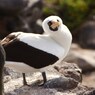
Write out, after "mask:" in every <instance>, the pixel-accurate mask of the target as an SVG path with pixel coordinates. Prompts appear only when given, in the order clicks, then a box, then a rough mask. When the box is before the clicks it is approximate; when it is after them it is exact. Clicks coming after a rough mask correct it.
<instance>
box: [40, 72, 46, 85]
mask: <svg viewBox="0 0 95 95" xmlns="http://www.w3.org/2000/svg"><path fill="white" fill-rule="evenodd" d="M42 77H43V83H41V84H40V85H39V86H43V85H44V84H45V83H46V82H47V77H46V73H45V72H42Z"/></svg>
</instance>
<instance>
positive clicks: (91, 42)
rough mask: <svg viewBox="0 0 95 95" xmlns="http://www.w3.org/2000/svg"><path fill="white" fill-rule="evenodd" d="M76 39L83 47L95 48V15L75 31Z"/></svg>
mask: <svg viewBox="0 0 95 95" xmlns="http://www.w3.org/2000/svg"><path fill="white" fill-rule="evenodd" d="M75 32H76V33H75V36H74V39H76V40H77V41H76V43H78V44H79V45H80V46H81V47H82V48H89V49H95V16H93V19H89V20H87V21H86V22H85V23H83V24H82V25H81V26H80V27H79V28H78V29H77V30H76V31H75Z"/></svg>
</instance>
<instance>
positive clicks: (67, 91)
mask: <svg viewBox="0 0 95 95" xmlns="http://www.w3.org/2000/svg"><path fill="white" fill-rule="evenodd" d="M87 51H88V52H87ZM87 51H86V50H85V49H84V50H83V49H81V48H80V47H79V46H78V45H76V44H72V47H71V50H70V52H69V55H68V56H67V58H66V59H65V60H64V61H67V62H68V63H67V62H64V61H62V63H60V64H55V65H54V66H50V67H48V68H45V71H46V74H47V79H48V81H47V82H46V83H45V85H43V86H39V84H40V83H41V82H42V76H41V73H39V72H36V73H34V74H27V82H28V84H29V86H23V83H22V74H20V73H17V72H15V71H13V70H10V69H8V68H6V69H5V70H4V89H5V90H4V91H5V95H95V71H94V61H95V60H94V58H95V53H94V52H95V51H92V50H87ZM88 59H90V60H89V61H88ZM75 63H76V64H75ZM79 67H80V68H79Z"/></svg>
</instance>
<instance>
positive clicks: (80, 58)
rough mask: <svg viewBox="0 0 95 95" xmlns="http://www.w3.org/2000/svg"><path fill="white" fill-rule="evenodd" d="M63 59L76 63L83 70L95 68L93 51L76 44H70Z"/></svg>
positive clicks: (94, 52) (94, 53)
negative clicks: (68, 50)
mask: <svg viewBox="0 0 95 95" xmlns="http://www.w3.org/2000/svg"><path fill="white" fill-rule="evenodd" d="M65 61H67V62H70V63H76V64H77V65H78V66H79V67H80V68H81V69H82V71H83V72H86V71H90V70H91V71H92V70H94V69H95V51H94V50H89V49H82V48H81V47H79V46H78V45H76V44H72V46H71V50H70V52H69V54H68V56H67V57H66V58H65Z"/></svg>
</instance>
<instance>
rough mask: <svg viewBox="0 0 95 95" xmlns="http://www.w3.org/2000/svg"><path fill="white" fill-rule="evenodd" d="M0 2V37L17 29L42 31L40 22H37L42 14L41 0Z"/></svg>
mask: <svg viewBox="0 0 95 95" xmlns="http://www.w3.org/2000/svg"><path fill="white" fill-rule="evenodd" d="M0 2H2V3H0V6H1V7H0V8H1V9H0V11H1V10H2V12H1V13H0V15H1V16H0V39H2V38H4V37H5V36H7V35H8V34H9V33H11V32H17V31H23V32H33V33H40V34H41V33H43V29H42V27H41V23H40V24H38V20H39V19H40V18H41V16H42V8H43V2H42V0H0ZM6 6H7V7H8V8H7V7H6ZM2 15H3V16H2ZM40 22H41V20H40Z"/></svg>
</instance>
